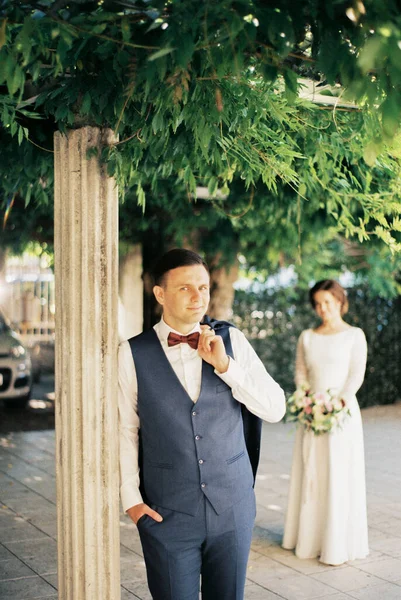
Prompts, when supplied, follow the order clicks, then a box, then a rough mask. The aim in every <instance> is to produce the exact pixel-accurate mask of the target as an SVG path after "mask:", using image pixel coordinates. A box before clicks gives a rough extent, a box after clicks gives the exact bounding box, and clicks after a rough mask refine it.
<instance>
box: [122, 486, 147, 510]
mask: <svg viewBox="0 0 401 600" xmlns="http://www.w3.org/2000/svg"><path fill="white" fill-rule="evenodd" d="M120 496H121V504H122V506H123V511H124V512H127V510H128V509H129V508H132V507H133V506H135V505H136V504H141V503H142V502H143V499H142V496H141V493H140V491H139V489H138V488H137V487H136V486H133V485H129V484H125V485H122V486H121V488H120Z"/></svg>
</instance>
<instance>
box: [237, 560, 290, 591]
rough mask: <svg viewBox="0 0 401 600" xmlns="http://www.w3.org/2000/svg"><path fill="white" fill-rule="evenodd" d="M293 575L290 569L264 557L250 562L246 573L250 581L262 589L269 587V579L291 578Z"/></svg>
mask: <svg viewBox="0 0 401 600" xmlns="http://www.w3.org/2000/svg"><path fill="white" fill-rule="evenodd" d="M293 575H294V571H293V570H292V569H289V568H288V567H286V566H285V565H283V564H281V563H279V562H277V561H276V560H272V559H271V558H268V557H265V556H263V557H262V558H260V559H258V560H250V561H249V562H248V568H247V572H246V576H247V578H248V579H249V580H250V581H252V582H253V583H257V584H258V585H261V586H263V587H269V586H268V585H267V584H268V582H269V581H270V579H274V578H284V577H292V576H293Z"/></svg>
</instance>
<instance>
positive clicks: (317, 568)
mask: <svg viewBox="0 0 401 600" xmlns="http://www.w3.org/2000/svg"><path fill="white" fill-rule="evenodd" d="M284 552H285V554H284V553H272V554H270V558H272V559H273V560H276V561H278V562H280V563H282V564H283V565H286V566H287V567H290V568H291V569H294V570H295V571H298V572H299V573H302V574H303V575H311V574H313V573H323V572H326V571H333V570H339V569H341V568H343V567H342V566H341V567H335V566H333V565H325V564H323V563H321V562H319V561H318V560H317V558H309V559H300V558H297V557H296V556H295V554H294V553H293V552H292V551H290V550H286V551H284Z"/></svg>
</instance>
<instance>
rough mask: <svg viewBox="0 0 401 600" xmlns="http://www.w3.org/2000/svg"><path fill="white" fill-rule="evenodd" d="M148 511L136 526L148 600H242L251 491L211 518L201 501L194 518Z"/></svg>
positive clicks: (252, 506) (206, 504) (252, 515)
mask: <svg viewBox="0 0 401 600" xmlns="http://www.w3.org/2000/svg"><path fill="white" fill-rule="evenodd" d="M151 507H152V508H153V509H154V510H156V511H157V512H159V513H160V514H161V515H162V517H163V522H162V523H157V522H156V521H154V520H153V519H152V518H151V517H149V516H148V515H145V516H143V517H141V518H140V519H139V521H138V523H137V526H138V530H139V535H140V538H141V543H142V548H143V553H144V558H145V563H146V570H147V576H148V585H149V589H150V592H151V594H152V598H153V600H198V599H199V579H200V578H201V591H202V599H203V600H243V598H244V587H245V576H246V567H247V562H248V556H249V550H250V546H251V539H252V530H253V525H254V521H255V515H256V507H255V494H254V491H253V489H251V490H249V492H248V493H247V494H246V495H245V496H244V498H243V499H242V500H240V502H238V503H237V504H235V505H234V506H233V507H232V508H230V509H228V510H226V511H225V512H224V513H222V514H220V515H217V514H216V512H215V511H214V509H213V508H212V506H211V505H210V503H209V502H208V500H207V499H206V498H204V500H203V501H202V503H201V505H200V508H199V510H198V513H197V515H196V516H195V517H193V516H190V515H186V514H183V513H178V512H175V511H172V510H167V509H164V508H160V507H158V506H155V505H154V504H151Z"/></svg>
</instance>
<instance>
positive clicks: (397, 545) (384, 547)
mask: <svg viewBox="0 0 401 600" xmlns="http://www.w3.org/2000/svg"><path fill="white" fill-rule="evenodd" d="M374 547H375V550H377V551H379V552H383V553H384V554H392V553H393V552H394V551H395V552H400V551H401V537H392V536H386V537H385V538H383V539H382V540H377V541H376V542H374Z"/></svg>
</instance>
